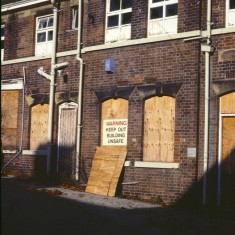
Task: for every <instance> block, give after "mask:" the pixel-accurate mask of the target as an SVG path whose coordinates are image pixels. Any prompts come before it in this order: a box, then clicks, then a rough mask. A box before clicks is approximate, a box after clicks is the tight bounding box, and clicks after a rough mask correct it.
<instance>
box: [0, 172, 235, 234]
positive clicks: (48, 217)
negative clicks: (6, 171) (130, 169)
mask: <svg viewBox="0 0 235 235" xmlns="http://www.w3.org/2000/svg"><path fill="white" fill-rule="evenodd" d="M1 213H2V215H1V218H2V220H1V223H2V224H1V235H39V234H40V235H47V234H48V235H49V234H50V235H60V234H61V235H62V234H63V235H73V234H74V235H75V234H76V235H77V234H81V235H89V234H102V235H105V234H112V235H115V234H117V235H119V234H121V235H125V234H126V235H132V234H133V235H138V234H143V235H152V234H156V235H184V234H189V235H191V234H192V235H197V234H198V235H209V234H213V235H227V234H228V235H230V234H231V235H232V234H234V231H235V215H234V214H233V213H232V212H229V213H228V212H226V211H216V210H215V211H213V212H212V211H205V210H194V211H192V210H188V209H185V208H184V209H183V208H179V207H162V206H159V205H153V204H151V203H147V202H141V201H136V200H130V199H123V198H118V197H104V196H100V195H94V194H89V193H85V192H81V191H78V190H76V188H74V189H73V188H69V187H61V186H56V187H55V186H53V187H49V186H45V185H39V184H36V183H34V182H32V181H28V180H20V179H17V178H14V177H9V176H6V177H2V178H1Z"/></svg>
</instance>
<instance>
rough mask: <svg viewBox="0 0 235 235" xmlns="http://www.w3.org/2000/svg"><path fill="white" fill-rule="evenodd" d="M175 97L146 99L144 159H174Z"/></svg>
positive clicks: (163, 160) (164, 160)
mask: <svg viewBox="0 0 235 235" xmlns="http://www.w3.org/2000/svg"><path fill="white" fill-rule="evenodd" d="M174 133H175V99H174V98H172V97H169V96H163V97H152V98H150V99H148V100H146V101H145V111H144V160H145V161H160V162H173V161H174Z"/></svg>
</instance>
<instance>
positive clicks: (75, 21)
mask: <svg viewBox="0 0 235 235" xmlns="http://www.w3.org/2000/svg"><path fill="white" fill-rule="evenodd" d="M72 29H76V30H77V29H78V6H74V7H72Z"/></svg>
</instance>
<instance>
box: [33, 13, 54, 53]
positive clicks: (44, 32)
mask: <svg viewBox="0 0 235 235" xmlns="http://www.w3.org/2000/svg"><path fill="white" fill-rule="evenodd" d="M52 40H53V16H52V15H49V16H44V17H38V18H37V22H36V47H35V52H36V55H44V54H51V53H52Z"/></svg>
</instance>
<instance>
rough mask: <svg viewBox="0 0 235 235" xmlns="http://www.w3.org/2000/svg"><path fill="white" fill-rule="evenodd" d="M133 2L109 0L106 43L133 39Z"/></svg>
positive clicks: (107, 5) (130, 0)
mask: <svg viewBox="0 0 235 235" xmlns="http://www.w3.org/2000/svg"><path fill="white" fill-rule="evenodd" d="M131 12H132V0H107V4H106V33H105V42H106V43H111V42H117V41H126V40H128V39H130V38H131Z"/></svg>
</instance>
